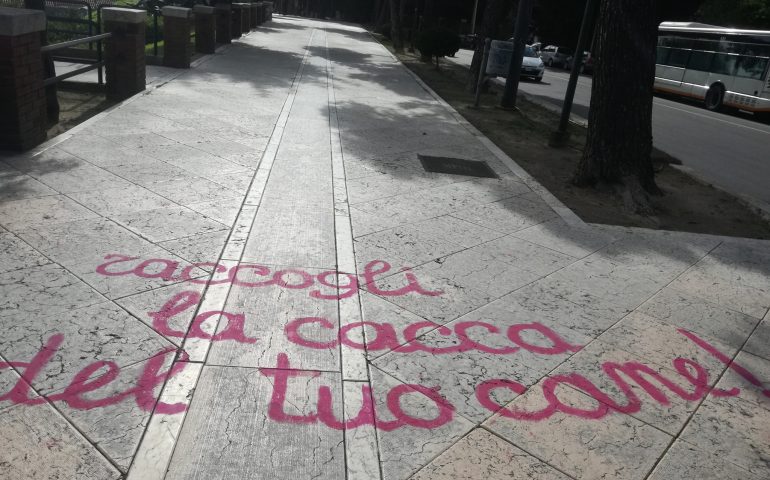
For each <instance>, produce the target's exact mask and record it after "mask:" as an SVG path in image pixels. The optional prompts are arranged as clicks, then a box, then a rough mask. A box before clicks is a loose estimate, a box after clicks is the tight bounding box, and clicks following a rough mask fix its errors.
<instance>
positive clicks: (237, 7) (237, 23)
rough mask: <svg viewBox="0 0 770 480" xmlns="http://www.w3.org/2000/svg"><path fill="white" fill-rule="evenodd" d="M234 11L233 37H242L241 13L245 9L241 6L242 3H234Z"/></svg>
mask: <svg viewBox="0 0 770 480" xmlns="http://www.w3.org/2000/svg"><path fill="white" fill-rule="evenodd" d="M232 12H233V18H232V20H233V21H232V35H231V38H241V35H243V20H241V14H242V13H243V9H242V8H241V4H240V3H233V4H232Z"/></svg>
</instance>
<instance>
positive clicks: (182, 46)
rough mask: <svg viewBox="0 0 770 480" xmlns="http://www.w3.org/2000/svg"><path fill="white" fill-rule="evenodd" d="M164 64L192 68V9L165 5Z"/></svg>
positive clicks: (163, 12)
mask: <svg viewBox="0 0 770 480" xmlns="http://www.w3.org/2000/svg"><path fill="white" fill-rule="evenodd" d="M161 13H162V14H163V65H164V66H166V67H173V68H190V58H191V57H192V44H191V43H190V32H191V29H192V10H191V9H189V8H182V7H163V8H162V9H161Z"/></svg>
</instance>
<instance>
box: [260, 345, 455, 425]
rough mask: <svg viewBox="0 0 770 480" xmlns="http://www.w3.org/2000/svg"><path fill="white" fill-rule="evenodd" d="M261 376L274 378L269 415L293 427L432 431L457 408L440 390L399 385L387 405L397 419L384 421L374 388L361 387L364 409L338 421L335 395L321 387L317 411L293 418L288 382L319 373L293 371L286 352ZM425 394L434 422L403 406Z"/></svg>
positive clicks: (387, 400) (272, 418)
mask: <svg viewBox="0 0 770 480" xmlns="http://www.w3.org/2000/svg"><path fill="white" fill-rule="evenodd" d="M260 372H261V373H262V375H265V376H266V377H271V378H272V379H273V381H272V384H273V392H272V394H271V397H270V402H269V404H268V407H267V416H268V418H270V419H271V420H273V421H276V422H282V423H294V424H314V423H318V422H319V421H320V422H321V423H322V424H324V425H326V426H327V427H329V428H333V429H335V430H345V429H348V430H350V429H353V428H358V427H361V426H364V425H372V426H374V425H376V426H377V428H379V429H381V430H383V431H392V430H395V429H397V428H400V427H402V426H405V425H409V426H412V427H416V428H424V429H433V428H437V427H440V426H441V425H444V424H446V423H449V422H451V421H452V418H453V417H454V407H453V406H452V405H451V404H450V403H449V402H448V401H447V400H446V399H445V398H444V397H442V396H441V395H440V394H439V393H438V389H437V388H428V387H425V386H422V385H410V384H400V385H398V386H396V387H394V388H392V389H391V390H390V391H389V392H388V393H387V395H386V405H387V407H388V410H389V411H390V413H391V414H392V415H393V416H394V417H395V418H396V420H389V421H383V420H380V419H378V418H377V416H376V412H375V408H374V400H373V398H372V391H371V388H369V387H368V386H366V385H364V386H362V387H361V397H362V398H361V400H362V407H361V410H359V412H358V415H356V417H355V418H352V419H350V420H348V421H346V422H344V423H343V422H341V421H339V420H338V419H337V418H336V417H335V416H334V413H333V407H332V404H333V402H332V393H331V390H330V389H329V387H328V386H326V385H321V386H319V387H318V405H317V407H318V408H317V411H316V412H311V413H307V414H305V415H291V414H288V413H286V411H285V403H286V392H287V389H288V386H289V379H291V378H294V377H311V378H312V377H318V376H319V375H320V372H313V371H299V370H291V365H290V363H289V358H288V356H287V355H286V354H285V353H281V354H278V359H277V361H276V366H275V368H260ZM415 393H418V394H422V395H424V396H425V397H427V398H428V399H430V400H431V401H432V402H433V403H434V405H435V406H436V408H437V409H438V414H437V415H436V417H435V418H432V419H423V418H420V417H416V416H413V415H411V414H409V413H407V412H405V411H404V410H403V409H402V407H401V397H403V396H404V395H409V394H415Z"/></svg>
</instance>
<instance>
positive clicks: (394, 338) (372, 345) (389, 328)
mask: <svg viewBox="0 0 770 480" xmlns="http://www.w3.org/2000/svg"><path fill="white" fill-rule="evenodd" d="M308 326H309V327H316V328H321V329H323V330H331V331H333V330H335V329H336V328H337V327H336V325H335V324H334V323H333V322H331V321H329V320H328V319H326V318H322V317H302V318H297V319H295V320H292V321H291V322H289V323H287V324H286V326H285V327H284V332H285V334H286V338H287V339H288V340H289V341H290V342H292V343H294V344H296V345H300V346H303V347H307V348H313V349H319V350H323V349H329V348H334V347H336V346H338V345H340V344H342V345H345V346H348V347H351V348H354V349H357V350H364V349H366V350H368V351H379V350H394V351H396V352H398V353H413V352H429V353H432V354H434V355H441V354H449V353H457V352H469V351H474V350H475V351H480V352H485V353H491V354H493V355H508V354H513V353H516V352H518V351H519V350H521V349H524V350H527V351H530V352H533V353H537V354H539V355H561V354H565V353H571V352H577V351H578V350H580V348H581V347H580V346H578V345H572V344H570V343H569V342H567V341H566V340H564V339H563V338H562V337H561V336H559V334H558V333H556V332H554V331H553V330H551V329H550V328H548V327H546V326H545V325H542V324H540V323H523V324H517V325H511V326H510V327H508V329H507V339H508V340H509V341H510V342H512V343H513V345H512V346H505V347H489V346H487V345H484V344H482V343H481V342H479V341H477V340H473V339H472V338H471V336H470V333H469V330H470V329H472V328H480V329H483V330H486V331H487V332H488V333H493V334H498V335H500V333H501V332H500V330H499V329H498V328H497V327H495V326H494V325H491V324H489V323H486V322H476V321H468V322H457V323H456V324H454V325H453V326H452V328H450V327H448V326H445V325H439V324H437V323H433V322H428V321H422V322H417V323H413V324H411V325H407V326H406V327H404V331H403V333H402V335H403V338H404V341H403V342H402V341H401V340H399V338H398V335H397V334H396V329H395V328H394V327H393V325H391V324H389V323H376V322H355V323H349V324H347V325H344V326H343V327H342V328H340V329H339V332H338V333H337V335H336V336H334V337H332V336H330V338H329V339H328V340H314V339H311V338H307V337H306V336H305V335H303V334H302V329H303V328H307V327H308ZM362 327H364V328H369V329H370V331H374V332H375V334H374V336H373V337H372V338H370V339H369V341H368V343H367V344H366V345H363V344H362V343H359V342H356V341H355V340H352V339H351V338H350V337H349V336H348V332H349V331H350V330H353V329H356V328H362ZM423 330H425V331H427V330H433V331H434V332H437V333H439V334H440V335H442V336H445V337H451V336H452V335H454V337H455V338H456V339H457V344H456V345H451V346H448V347H441V348H438V347H431V346H428V345H425V344H423V343H422V342H421V341H420V339H419V337H420V336H421V335H422V332H423ZM524 331H531V332H536V333H537V334H538V336H539V337H540V338H541V339H543V340H545V342H546V343H548V345H547V346H540V345H536V344H533V343H529V342H527V341H525V340H523V339H522V338H521V333H522V332H524ZM330 333H332V335H333V332H330Z"/></svg>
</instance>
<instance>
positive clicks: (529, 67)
mask: <svg viewBox="0 0 770 480" xmlns="http://www.w3.org/2000/svg"><path fill="white" fill-rule="evenodd" d="M544 71H545V64H543V61H542V60H541V59H540V57H539V56H538V54H537V52H535V50H534V49H533V48H532V47H531V46H529V45H527V46H526V47H524V58H523V59H522V61H521V76H522V77H528V78H531V79H532V80H534V81H536V82H539V81H541V80H542V79H543V72H544Z"/></svg>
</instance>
